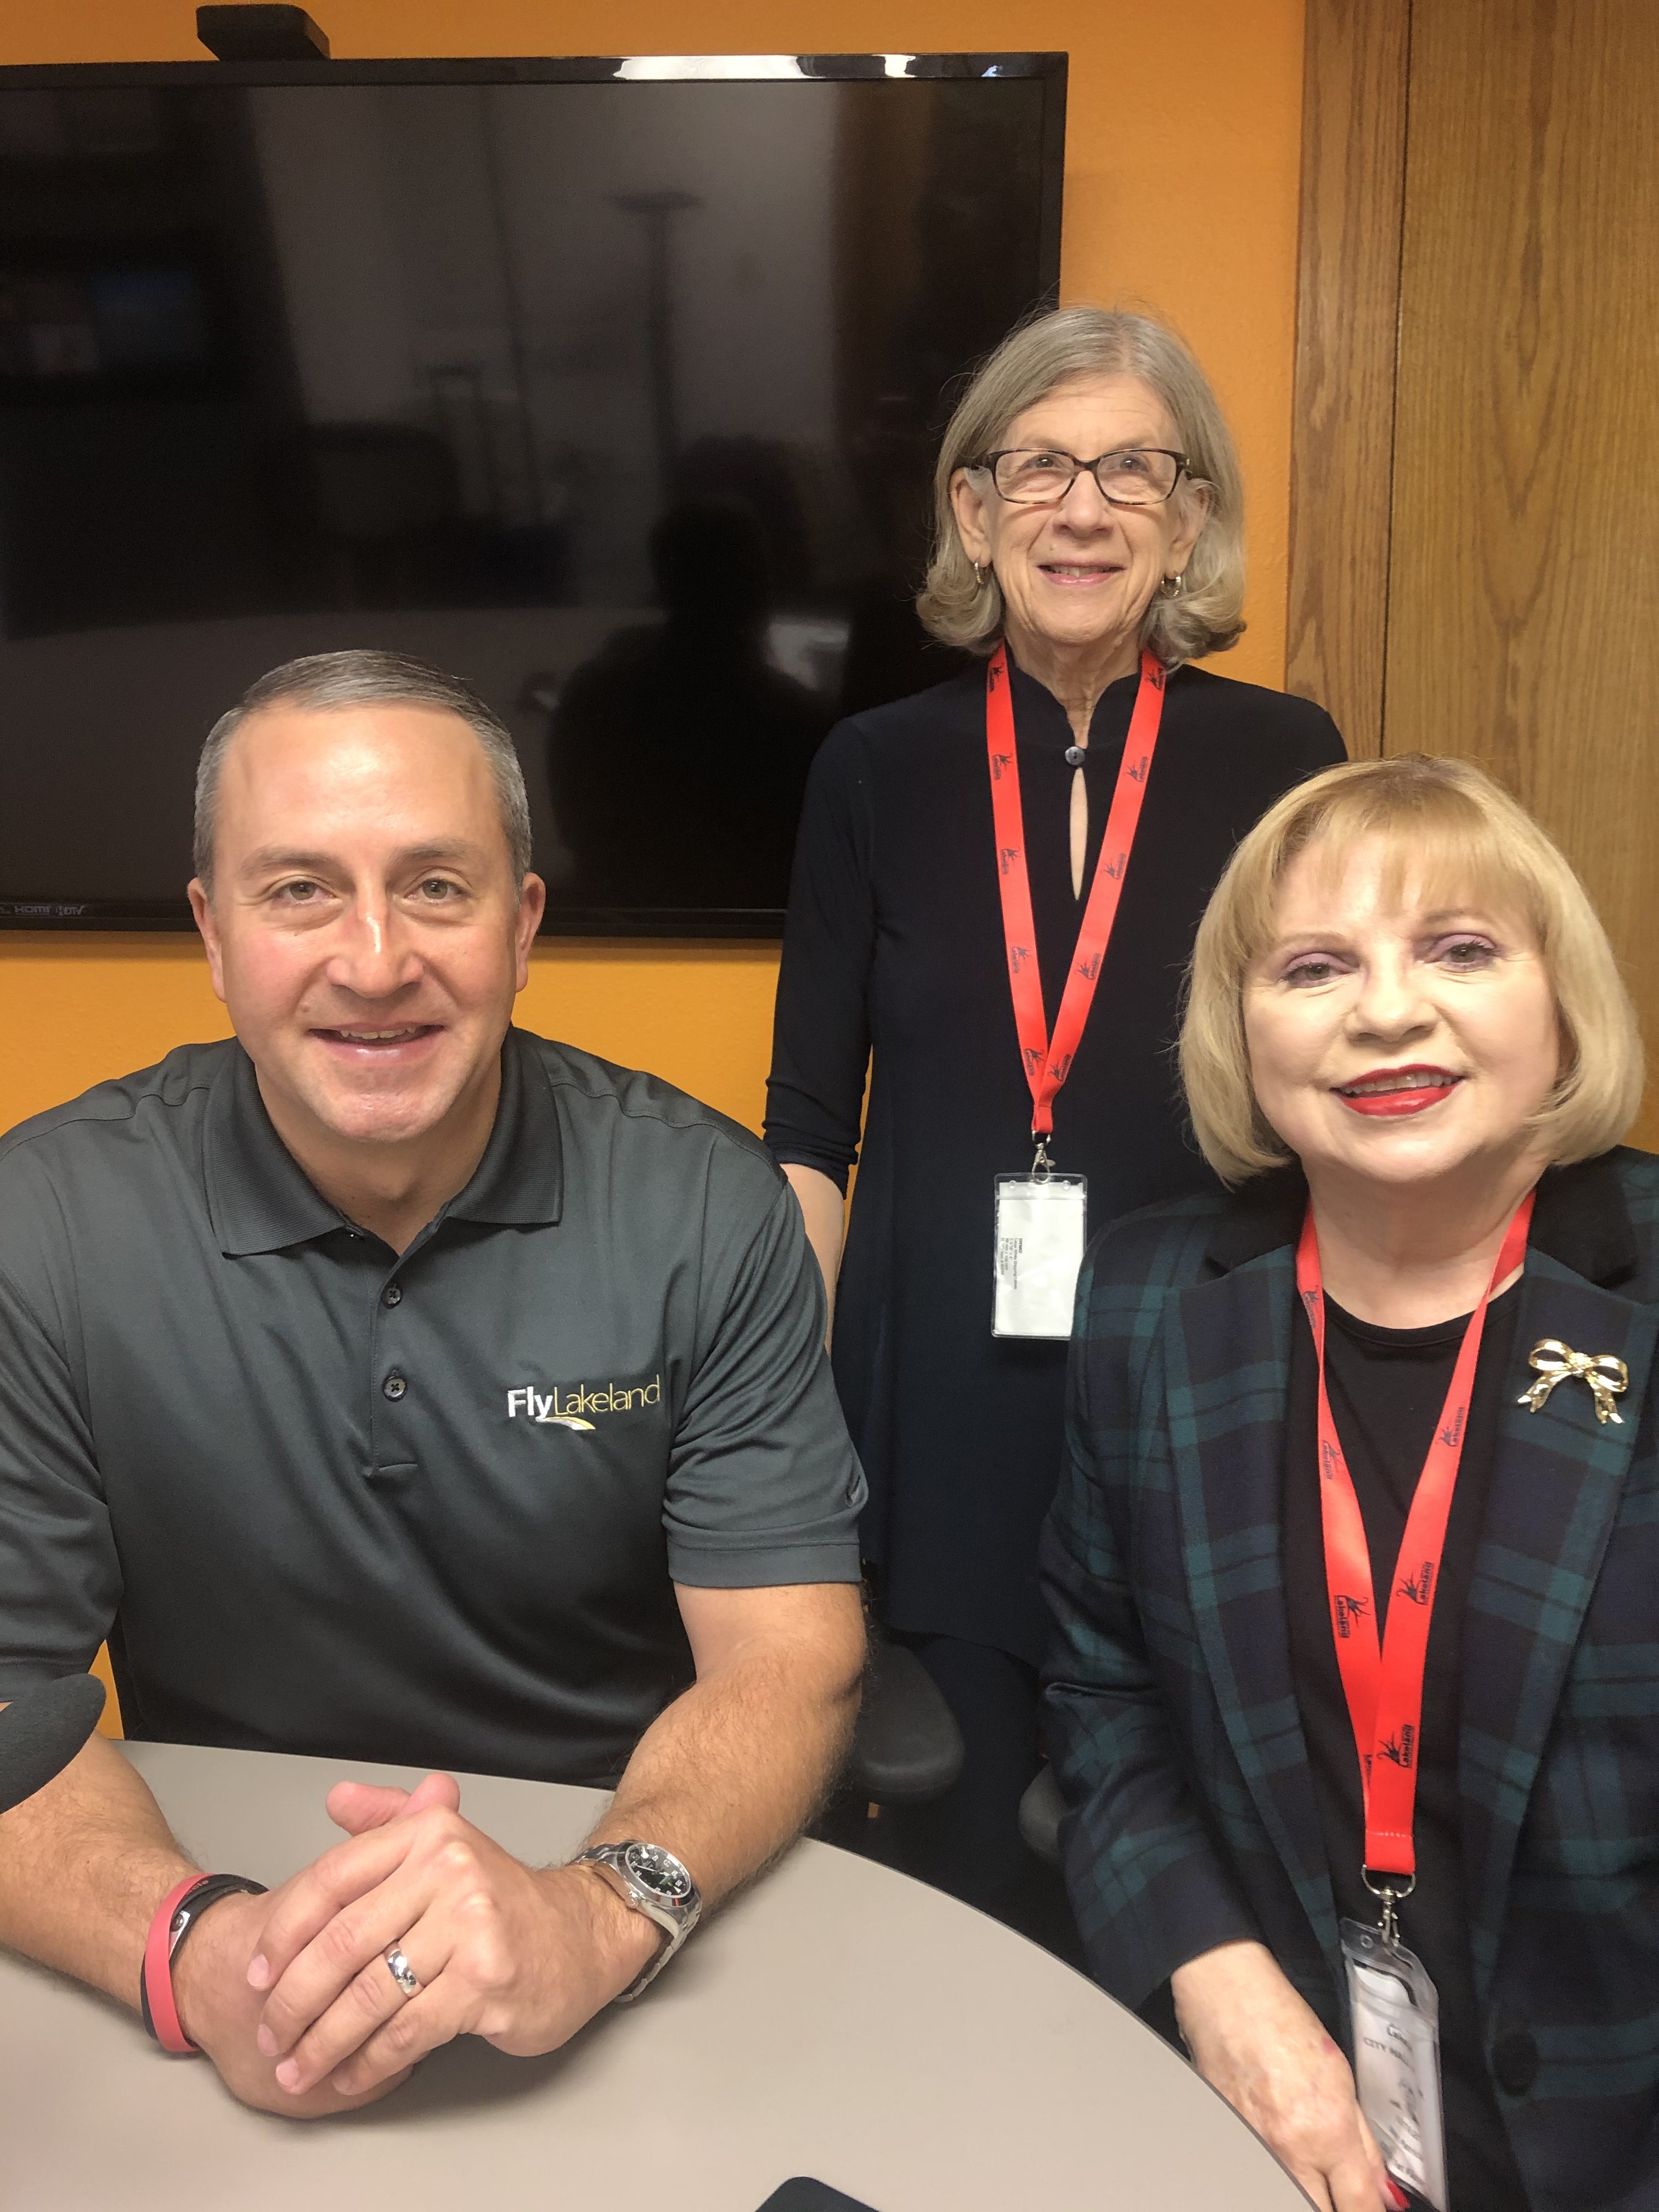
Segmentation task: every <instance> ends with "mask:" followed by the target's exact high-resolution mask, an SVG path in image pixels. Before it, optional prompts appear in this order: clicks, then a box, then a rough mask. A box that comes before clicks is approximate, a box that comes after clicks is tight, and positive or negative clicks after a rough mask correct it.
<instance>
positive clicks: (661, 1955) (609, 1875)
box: [570, 1842, 702, 2004]
mask: <svg viewBox="0 0 1659 2212" xmlns="http://www.w3.org/2000/svg"><path fill="white" fill-rule="evenodd" d="M570 1863H571V1865H572V1866H591V1867H592V1868H594V1869H596V1870H597V1871H598V1872H599V1873H600V1874H602V1875H604V1876H605V1880H606V1881H608V1882H609V1883H610V1885H611V1887H612V1889H614V1890H615V1891H616V1893H617V1896H618V1897H620V1898H621V1899H622V1901H623V1904H624V1905H629V1906H631V1907H632V1908H633V1910H634V1911H635V1912H642V1913H644V1915H645V1917H646V1918H647V1920H654V1921H655V1922H656V1923H657V1925H658V1927H659V1928H660V1929H662V1931H663V1933H664V1935H665V1936H666V1937H667V1938H668V1941H667V1942H665V1944H663V1945H662V1947H661V1948H660V1949H659V1951H658V1953H657V1955H656V1957H655V1958H654V1959H653V1960H652V1961H651V1963H650V1964H649V1966H647V1968H646V1970H645V1972H643V1973H642V1974H641V1976H640V1977H639V1978H638V1980H637V1981H635V1982H633V1983H631V1984H629V1987H628V1988H627V1989H625V1990H623V1992H622V1994H621V1996H619V1997H618V1998H617V2003H618V2004H631V2003H632V2002H633V2001H634V1999H635V1997H636V1996H639V1994H640V1992H641V1990H644V1989H646V1988H647V1987H648V1986H649V1985H650V1984H651V1983H652V1982H653V1981H654V1980H655V1979H656V1978H657V1976H658V1975H659V1973H661V1972H662V1970H663V1968H664V1967H665V1966H666V1965H667V1964H668V1961H669V1960H671V1958H672V1957H673V1955H674V1954H675V1952H676V1951H678V1949H679V1948H680V1945H681V1944H682V1943H684V1941H685V1939H686V1937H687V1936H689V1935H690V1933H691V1930H692V1929H694V1928H695V1927H696V1924H697V1922H698V1920H699V1919H700V1918H701V1917H702V1891H701V1890H700V1889H699V1888H698V1887H697V1885H696V1882H695V1881H692V1879H691V1877H690V1875H689V1874H688V1873H687V1872H686V1870H685V1869H684V1867H683V1866H682V1865H681V1864H680V1863H679V1861H678V1859H677V1858H676V1857H674V1854H673V1853H672V1851H665V1850H664V1849H663V1847H662V1845H661V1844H641V1843H639V1842H630V1843H626V1844H591V1845H590V1846H589V1848H588V1849H587V1850H585V1851H578V1852H577V1854H576V1856H575V1857H574V1859H572V1860H571V1862H570Z"/></svg>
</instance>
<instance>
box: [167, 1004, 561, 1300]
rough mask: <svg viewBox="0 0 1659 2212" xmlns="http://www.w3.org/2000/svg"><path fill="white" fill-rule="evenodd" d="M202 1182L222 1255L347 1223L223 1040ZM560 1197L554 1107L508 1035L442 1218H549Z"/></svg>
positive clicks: (546, 1083)
mask: <svg viewBox="0 0 1659 2212" xmlns="http://www.w3.org/2000/svg"><path fill="white" fill-rule="evenodd" d="M203 1176H204V1184H205V1188H206V1194H207V1206H208V1214H209V1218H210V1220H211V1222H212V1224H213V1233H214V1236H215V1237H216V1240H217V1243H218V1245H219V1249H220V1250H221V1251H222V1253H224V1255H226V1257H227V1258H228V1259H240V1258H244V1257H246V1256H247V1255H250V1254H252V1253H255V1252H280V1251H283V1250H284V1249H287V1248H288V1247H289V1246H291V1245H295V1244H306V1243H310V1242H311V1241H312V1240H313V1238H315V1237H326V1236H328V1235H329V1234H330V1233H331V1231H335V1230H338V1229H343V1228H346V1227H348V1226H349V1224H348V1223H347V1221H346V1218H345V1216H344V1215H343V1213H342V1212H340V1210H339V1208H338V1207H337V1206H333V1205H331V1203H330V1201H329V1200H327V1199H325V1197H324V1196H323V1194H322V1193H321V1192H320V1191H319V1189H318V1188H317V1187H316V1185H315V1184H314V1183H313V1182H311V1180H310V1179H309V1177H308V1176H307V1175H306V1173H305V1171H304V1170H303V1169H302V1168H301V1166H300V1164H299V1163H298V1161H297V1160H296V1159H295V1158H294V1155H293V1154H292V1152H289V1149H288V1147H287V1146H286V1145H284V1144H283V1140H282V1139H281V1138H280V1137H279V1136H278V1135H277V1133H276V1129H275V1127H273V1125H272V1122H271V1119H270V1115H269V1114H268V1113H267V1112H266V1110H265V1102H264V1099H263V1098H262V1097H260V1095H259V1084H258V1078H257V1076H256V1075H255V1073H254V1071H253V1063H252V1060H250V1059H249V1058H248V1056H247V1054H246V1052H245V1051H244V1050H243V1048H242V1047H241V1045H240V1043H236V1042H234V1041H233V1043H232V1048H231V1051H230V1054H229V1055H228V1058H227V1060H226V1062H225V1064H224V1066H223V1067H222V1068H221V1070H220V1071H219V1073H218V1074H217V1075H216V1078H215V1079H214V1082H213V1085H212V1087H211V1089H210V1091H209V1094H208V1103H207V1115H206V1124H205V1129H204V1143H203ZM563 1195H564V1161H563V1146H562V1143H561V1140H560V1136H559V1109H558V1104H557V1102H556V1099H555V1097H554V1095H553V1086H552V1083H551V1080H550V1077H549V1074H548V1071H547V1068H546V1066H545V1065H544V1062H543V1061H542V1060H541V1058H540V1055H539V1054H537V1053H536V1052H535V1051H533V1050H532V1048H531V1047H530V1045H529V1044H528V1043H527V1042H526V1039H525V1037H524V1036H523V1034H522V1033H521V1032H520V1030H516V1029H509V1030H508V1031H507V1036H506V1038H505V1040H504V1042H503V1043H502V1046H501V1100H500V1103H498V1105H497V1106H496V1109H495V1127H493V1128H492V1129H491V1131H490V1133H489V1143H488V1144H487V1145H486V1146H485V1147H484V1153H483V1158H482V1159H481V1160H480V1161H479V1163H478V1164H477V1169H476V1170H474V1172H473V1176H472V1179H471V1182H469V1183H468V1184H467V1186H466V1188H465V1190H463V1191H461V1192H460V1193H459V1195H458V1196H456V1197H455V1198H453V1199H452V1200H450V1202H449V1204H448V1205H447V1206H446V1207H445V1208H444V1210H443V1213H442V1216H441V1218H443V1219H445V1220H460V1221H479V1222H492V1223H495V1222H500V1223H509V1224H512V1223H518V1224H524V1225H538V1224H543V1223H550V1222H555V1221H556V1220H557V1219H558V1218H559V1212H560V1209H561V1206H562V1202H563Z"/></svg>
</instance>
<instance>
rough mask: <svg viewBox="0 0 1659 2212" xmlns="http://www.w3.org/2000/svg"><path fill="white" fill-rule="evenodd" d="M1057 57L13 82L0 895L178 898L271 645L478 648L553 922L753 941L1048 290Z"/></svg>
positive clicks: (466, 65)
mask: <svg viewBox="0 0 1659 2212" xmlns="http://www.w3.org/2000/svg"><path fill="white" fill-rule="evenodd" d="M1065 92H1066V61H1065V57H1064V56H1063V55H1060V54H919V55H902V54H889V55H875V56H847V55H830V56H825V57H811V56H808V57H799V58H785V57H772V56H757V57H746V58H744V57H740V58H727V59H702V58H690V59H673V58H653V59H636V60H562V61H561V60H531V61H472V62H453V61H450V62H423V61H408V62H397V63H377V64H365V63H358V62H344V63H341V62H322V61H319V62H316V63H303V62H302V63H289V64H270V65H266V64H246V63H231V64H220V63H208V62H204V63H199V64H195V63H185V64H150V65H144V66H137V67H116V66H104V65H98V66H93V67H84V66H83V67H76V68H68V67H64V68H33V67H32V68H12V69H7V70H0V927H10V928H14V929H17V928H23V929H76V928H81V929H86V928H98V929H107V928H160V929H174V928H184V927H189V910H188V908H187V906H186V903H185V896H184V890H185V883H186V882H187V880H188V878H189V875H190V858H189V854H190V812H191V780H192V774H193V768H194V763H195V757H196V754H197V750H198V748H199V746H200V744H201V741H202V738H203V737H204V734H205V732H206V731H207V729H208V728H209V727H210V725H211V723H212V722H213V720H215V718H216V716H217V715H218V714H220V713H221V712H222V710H223V709H224V708H226V707H228V706H229V705H230V704H232V703H233V702H234V701H235V700H236V699H237V698H238V697H239V696H240V694H241V692H242V691H243V690H244V689H245V688H246V685H247V684H249V683H250V682H251V681H252V679H253V678H255V677H257V676H258V675H260V674H261V673H262V672H263V671H265V670H267V669H269V668H271V667H274V666H275V665H276V664H278V663H279V662H282V661H285V660H289V659H294V658H295V657H297V656H299V655H301V654H306V653H322V652H328V651H331V650H334V649H337V648H339V647H348V646H374V647H386V648H389V649H392V650H394V651H397V652H400V653H412V654H415V655H416V656H417V657H419V658H421V659H425V660H428V661H431V662H435V663H436V664H437V665H440V666H441V667H444V668H446V669H448V670H451V671H453V672H455V673H457V674H459V675H460V676H463V677H465V678H466V679H467V680H468V681H469V682H470V683H471V684H472V685H473V686H474V687H475V688H476V690H477V691H478V692H479V693H480V694H481V695H482V696H483V698H484V699H486V700H487V701H488V702H489V704H490V705H491V706H492V707H493V708H495V710H496V711H497V712H498V713H499V714H501V717H502V719H503V720H505V722H506V723H507V726H508V727H509V728H510V729H511V731H512V732H513V737H514V738H515V740H516V742H517V744H518V746H519V749H520V755H521V757H522V759H523V763H524V767H525V772H526V780H527V782H528V785H529V789H530V793H531V804H532V814H533V817H534V823H535V831H536V858H537V866H538V868H539V870H540V872H542V873H543V874H544V876H545V878H547V882H548V885H549V891H550V897H549V904H548V917H547V923H546V927H547V928H548V929H549V930H550V931H553V932H556V933H564V934H599V935H617V936H641V935H677V936H705V935H734V936H736V935H747V936H757V937H764V936H768V935H774V934H775V933H777V931H778V929H779V928H780V927H781V919H782V914H781V909H782V907H783V904H784V900H785V896H786V891H787V876H788V866H789V857H790V853H791V849H792V846H793V835H794V827H795V819H796V814H797V811H798V808H799V798H800V793H801V788H802V784H803V781H804V779H805V771H806V768H807V764H808V763H809V762H810V760H811V754H812V752H813V750H814V749H815V748H816V746H817V744H818V742H819V741H820V739H821V738H822V737H823V733H824V732H825V731H826V730H827V729H828V727H829V725H830V723H831V722H832V721H833V720H835V718H836V715H837V714H841V713H844V712H847V711H850V710H854V709H856V708H860V707H865V706H871V705H874V704H877V703H879V702H882V701H884V700H886V699H890V698H896V697H900V696H904V695H905V694H907V693H908V692H912V691H915V690H921V689H922V688H923V687H924V686H925V685H927V684H929V683H933V682H937V681H939V680H940V679H941V678H944V677H945V676H948V675H950V674H951V673H952V672H954V669H955V666H956V665H957V663H956V662H955V661H954V660H953V658H952V656H951V655H950V654H949V653H945V652H944V651H943V650H942V649H940V648H939V647H935V646H932V645H930V644H929V642H928V641H927V640H926V638H925V637H924V635H923V634H922V632H921V628H920V625H919V624H918V623H917V622H916V620H915V613H914V610H913V607H912V605H911V599H912V595H913V593H914V592H915V587H916V585H917V583H918V581H919V580H920V575H921V568H922V566H923V562H924V556H925V550H926V542H927V519H928V507H929V477H930V473H931V468H932V463H933V453H934V450H935V447H936V444H937V440H938V435H939V430H940V428H942V426H943V423H944V421H945V417H946V416H947V415H948V413H949V411H950V409H951V404H952V403H953V399H954V397H955V395H956V393H957V392H958V391H959V389H960V385H961V380H962V378H963V373H964V372H965V371H966V370H968V369H969V368H970V367H971V365H972V364H973V363H974V362H975V361H976V360H977V359H978V358H979V357H980V356H982V355H983V354H984V353H985V352H986V351H987V350H988V349H989V348H990V347H992V346H993V345H994V344H995V343H996V342H997V340H998V339H999V338H1000V337H1002V336H1003V334H1004V333H1005V332H1006V331H1007V330H1008V329H1009V328H1010V327H1011V326H1012V325H1013V324H1014V323H1016V322H1017V321H1018V319H1020V318H1021V317H1022V316H1023V315H1024V314H1026V313H1029V312H1030V311H1031V310H1033V309H1034V308H1036V307H1041V306H1042V305H1044V304H1047V303H1049V302H1052V301H1053V300H1054V296H1055V292H1056V286H1057V281H1058V274H1059V262H1060V173H1061V154H1062V141H1063V130H1064V106H1065Z"/></svg>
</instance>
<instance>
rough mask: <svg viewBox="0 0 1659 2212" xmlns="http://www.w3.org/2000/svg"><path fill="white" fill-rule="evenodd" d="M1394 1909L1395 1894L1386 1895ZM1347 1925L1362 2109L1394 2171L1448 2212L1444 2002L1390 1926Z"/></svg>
mask: <svg viewBox="0 0 1659 2212" xmlns="http://www.w3.org/2000/svg"><path fill="white" fill-rule="evenodd" d="M1388 1904H1389V1907H1392V1905H1393V1898H1392V1895H1390V1896H1389V1899H1388ZM1392 1919H1393V1913H1392V1911H1391V1910H1389V1911H1386V1912H1385V1924H1384V1926H1383V1927H1382V1928H1367V1927H1365V1926H1364V1924H1363V1923H1361V1922H1359V1921H1358V1920H1345V1921H1344V1922H1343V1923H1342V1961H1343V1965H1344V1966H1345V1967H1346V1970H1347V1978H1348V2005H1349V2009H1350V2012H1351V2013H1352V2019H1353V2073H1354V2086H1355V2087H1356V2088H1357V2090H1358V2094H1359V2109H1360V2111H1361V2112H1364V2115H1365V2120H1366V2124H1367V2125H1368V2126H1369V2127H1370V2131H1371V2133H1372V2134H1373V2135H1374V2136H1376V2147H1377V2148H1378V2149H1379V2150H1380V2151H1381V2152H1382V2154H1383V2163H1384V2165H1385V2166H1387V2167H1388V2169H1389V2172H1390V2173H1391V2174H1392V2175H1393V2176H1394V2178H1395V2180H1396V2181H1397V2182H1399V2183H1401V2185H1402V2186H1404V2187H1405V2188H1407V2189H1409V2190H1412V2191H1414V2193H1415V2194H1416V2195H1417V2196H1419V2197H1421V2198H1422V2200H1423V2202H1424V2203H1425V2204H1432V2205H1433V2206H1434V2207H1435V2212H1447V2204H1446V2136H1445V2127H1444V2123H1443V2118H1442V2116H1441V2106H1440V2000H1439V1998H1438V1996H1437V1995H1436V1993H1435V1987H1434V1984H1433V1983H1432V1982H1431V1980H1430V1979H1429V1978H1428V1975H1427V1974H1426V1973H1425V1972H1424V1970H1423V1966H1422V1962H1421V1961H1420V1960H1419V1959H1417V1958H1416V1957H1414V1956H1413V1954H1412V1953H1411V1952H1409V1951H1408V1950H1407V1948H1406V1947H1405V1945H1404V1944H1403V1943H1401V1942H1400V1940H1399V1937H1398V1936H1397V1935H1396V1934H1395V1932H1394V1930H1393V1929H1392V1927H1391V1926H1390V1925H1389V1924H1388V1923H1391V1922H1392Z"/></svg>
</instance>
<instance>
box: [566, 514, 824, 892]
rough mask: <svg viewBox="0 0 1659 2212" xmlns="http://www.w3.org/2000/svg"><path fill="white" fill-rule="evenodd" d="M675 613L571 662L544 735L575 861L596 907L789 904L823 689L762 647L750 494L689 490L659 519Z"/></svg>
mask: <svg viewBox="0 0 1659 2212" xmlns="http://www.w3.org/2000/svg"><path fill="white" fill-rule="evenodd" d="M650 555H651V568H652V574H653V580H654V581H655V584H656V590H657V597H658V600H659V604H660V605H661V607H662V609H663V613H664V620H663V621H662V622H661V623H659V624H652V625H649V626H646V625H639V626H635V627H634V628H631V629H625V630H622V631H619V632H618V633H617V635H615V636H614V637H612V638H611V639H610V640H608V641H607V642H606V643H605V646H604V647H602V648H601V650H600V651H599V653H596V654H594V656H593V657H592V659H590V660H587V661H585V662H584V663H583V664H582V665H580V667H579V668H577V669H575V670H574V671H573V672H572V674H571V677H570V678H569V681H568V683H567V684H566V685H565V687H564V689H563V690H562V693H561V695H560V697H559V702H558V705H557V707H556V709H555V711H554V714H553V720H552V726H551V731H550V738H549V744H548V782H549V785H550V789H551V793H552V797H553V805H554V811H555V814H556V818H557V822H558V826H559V831H560V835H561V838H562V842H563V843H564V844H565V845H566V846H567V847H568V848H569V851H570V853H571V854H572V860H573V867H572V872H571V874H570V875H569V877H568V878H567V879H566V881H565V883H564V884H562V885H561V893H562V897H563V898H564V899H566V900H568V901H569V902H571V903H573V904H576V905H581V906H592V907H653V908H665V907H667V908H673V907H698V906H709V905H713V906H718V907H721V908H745V907H753V908H772V909H777V908H781V907H782V906H783V905H784V903H785V902H786V900H787V896H788V889H789V860H790V855H791V853H792V852H793V846H794V831H795V823H796V819H797V817H798V816H799V812H800V803H801V794H802V792H803V790H804V789H805V782H806V771H807V769H808V768H809V766H810V765H811V758H812V755H813V754H814V752H815V751H816V750H817V747H818V744H819V743H820V742H821V740H822V739H823V736H824V733H825V732H826V731H827V729H828V728H829V721H830V713H829V707H828V705H827V703H826V702H823V701H822V700H820V699H819V698H818V697H817V696H816V695H815V694H814V693H813V692H811V691H809V690H807V689H806V688H805V685H804V684H798V683H796V682H795V681H794V680H793V678H790V677H787V676H785V675H783V674H781V672H780V671H778V670H777V669H775V668H774V667H772V666H771V665H770V664H769V661H768V659H767V658H766V626H767V618H768V616H769V613H770V611H771V608H772V574H771V564H770V561H769V556H768V550H767V541H766V535H765V532H764V531H763V528H762V526H761V524H760V521H759V520H758V518H757V516H756V514H755V513H754V510H753V509H752V508H751V507H749V506H748V505H747V504H746V503H745V502H744V501H739V500H736V499H732V498H729V497H728V498H720V497H711V498H702V499H685V500H681V501H677V502H676V503H675V504H674V505H673V506H672V507H669V508H668V509H667V510H666V512H665V513H664V514H662V515H661V516H660V517H659V520H658V521H657V523H656V525H655V526H654V527H653V530H652V532H651V541H650Z"/></svg>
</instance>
